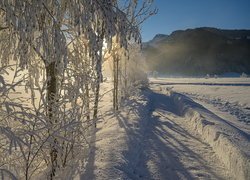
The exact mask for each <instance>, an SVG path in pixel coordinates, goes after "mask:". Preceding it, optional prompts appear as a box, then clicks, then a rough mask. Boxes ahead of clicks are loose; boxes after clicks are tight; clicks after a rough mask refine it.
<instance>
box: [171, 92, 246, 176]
mask: <svg viewBox="0 0 250 180" xmlns="http://www.w3.org/2000/svg"><path fill="white" fill-rule="evenodd" d="M170 97H171V98H172V99H173V101H174V103H175V106H176V107H177V109H178V111H179V113H180V114H181V115H183V116H186V117H187V118H189V119H190V121H189V122H190V123H191V125H192V127H193V129H194V131H195V132H196V133H198V134H199V135H201V137H202V138H203V139H204V140H205V141H206V142H207V143H209V144H210V146H211V147H212V148H213V149H214V151H215V153H216V154H217V156H218V157H219V158H220V159H221V161H222V162H223V163H224V164H225V165H226V166H227V167H228V169H229V171H230V172H231V175H232V176H233V177H234V178H235V179H245V180H247V179H248V178H249V177H250V142H249V140H250V136H249V134H246V133H244V132H242V131H241V130H239V129H237V128H236V127H234V126H232V125H230V124H228V123H227V122H226V121H225V120H223V119H221V118H220V117H218V116H216V115H215V114H213V113H212V112H210V111H209V110H207V109H205V108H204V107H203V106H201V105H200V104H197V103H196V102H194V101H192V100H191V99H190V98H188V97H186V96H184V95H182V94H179V93H176V92H170Z"/></svg>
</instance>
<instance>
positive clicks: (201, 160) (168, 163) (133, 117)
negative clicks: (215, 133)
mask: <svg viewBox="0 0 250 180" xmlns="http://www.w3.org/2000/svg"><path fill="white" fill-rule="evenodd" d="M109 96H111V95H108V94H107V95H106V97H104V99H103V104H105V106H103V109H102V114H103V116H102V118H101V119H100V120H99V121H98V124H97V128H98V130H97V132H96V137H95V141H94V144H93V149H92V151H91V153H90V156H89V157H90V161H89V162H88V164H87V170H86V172H85V173H83V174H82V175H81V179H102V180H103V179H132V180H134V179H135V180H136V179H143V180H151V179H167V180H172V179H173V180H175V179H231V178H230V177H231V176H230V174H229V171H228V169H227V168H226V167H225V166H224V164H223V163H222V162H220V160H219V159H218V158H217V156H216V154H215V152H214V151H213V149H212V147H210V145H209V144H207V143H205V142H204V141H203V140H202V138H201V137H200V135H198V134H196V133H195V132H194V131H193V130H192V127H191V126H190V123H188V121H189V120H188V119H186V118H184V117H182V116H181V115H180V114H179V112H178V109H177V107H176V106H175V104H174V102H173V101H172V99H171V98H170V95H169V94H168V92H167V91H161V88H158V87H156V86H154V87H152V88H151V90H148V91H146V92H144V93H143V94H142V95H141V96H140V97H135V99H131V100H130V101H128V102H127V104H126V106H124V107H123V108H121V111H120V112H118V113H114V112H113V111H112V110H111V101H110V97H109ZM109 104H110V106H109Z"/></svg>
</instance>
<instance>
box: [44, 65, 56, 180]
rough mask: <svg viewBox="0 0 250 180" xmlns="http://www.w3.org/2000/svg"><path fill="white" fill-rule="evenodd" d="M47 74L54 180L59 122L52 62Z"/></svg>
mask: <svg viewBox="0 0 250 180" xmlns="http://www.w3.org/2000/svg"><path fill="white" fill-rule="evenodd" d="M46 74H47V81H48V82H47V100H48V103H47V115H48V117H49V122H48V126H49V129H48V133H49V136H51V137H52V139H53V142H51V144H50V158H51V172H50V179H53V177H54V176H55V172H56V167H57V166H58V163H57V156H58V151H57V145H58V141H57V139H56V138H55V137H53V136H54V131H55V129H56V125H57V123H58V120H57V118H56V116H55V110H56V102H57V76H56V74H57V73H56V63H55V62H52V63H50V64H49V65H48V66H46Z"/></svg>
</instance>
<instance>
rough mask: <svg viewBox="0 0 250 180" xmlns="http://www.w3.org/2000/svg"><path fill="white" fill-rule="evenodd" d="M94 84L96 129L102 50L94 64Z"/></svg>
mask: <svg viewBox="0 0 250 180" xmlns="http://www.w3.org/2000/svg"><path fill="white" fill-rule="evenodd" d="M96 76H97V77H96V84H95V100H94V114H93V119H94V121H95V122H94V124H95V127H96V120H97V113H98V103H99V94H100V83H101V81H102V50H100V54H99V58H98V60H97V62H96Z"/></svg>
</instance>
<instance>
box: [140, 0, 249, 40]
mask: <svg viewBox="0 0 250 180" xmlns="http://www.w3.org/2000/svg"><path fill="white" fill-rule="evenodd" d="M155 5H156V6H157V8H158V10H159V12H158V14H157V15H155V16H154V17H151V18H150V19H148V20H147V21H146V22H145V23H144V25H143V28H142V38H143V41H148V40H150V39H152V38H153V37H154V35H155V34H158V33H162V34H170V33H171V32H172V31H174V30H178V29H187V28H194V27H203V26H206V27H217V28H225V29H250V0H155Z"/></svg>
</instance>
